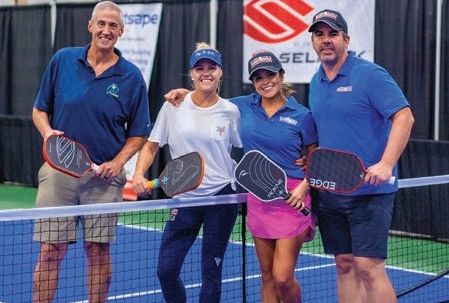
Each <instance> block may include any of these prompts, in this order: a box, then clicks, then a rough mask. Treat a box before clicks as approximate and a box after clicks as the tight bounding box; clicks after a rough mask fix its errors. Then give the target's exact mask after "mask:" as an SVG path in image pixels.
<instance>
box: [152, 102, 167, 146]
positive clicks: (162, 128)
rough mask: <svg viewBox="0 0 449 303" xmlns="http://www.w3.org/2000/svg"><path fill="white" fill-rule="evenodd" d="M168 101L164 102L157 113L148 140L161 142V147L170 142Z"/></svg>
mask: <svg viewBox="0 0 449 303" xmlns="http://www.w3.org/2000/svg"><path fill="white" fill-rule="evenodd" d="M168 106H169V103H168V102H164V104H163V105H162V108H161V110H160V111H159V114H158V115H157V118H156V122H155V123H154V127H153V129H152V130H151V134H150V137H149V138H148V141H151V142H157V143H159V147H163V146H164V145H166V144H167V143H168V136H169V132H170V130H169V125H168V121H169V120H168V116H169V114H168Z"/></svg>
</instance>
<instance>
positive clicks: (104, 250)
mask: <svg viewBox="0 0 449 303" xmlns="http://www.w3.org/2000/svg"><path fill="white" fill-rule="evenodd" d="M84 251H85V253H86V256H87V260H88V288H89V302H91V303H102V302H106V299H107V295H108V289H109V284H110V280H111V262H110V254H109V243H94V242H84ZM66 253H67V243H59V244H49V243H42V244H41V249H40V254H39V258H38V262H37V264H36V269H35V271H34V275H33V284H34V290H33V302H35V303H37V302H38V303H50V302H52V300H53V298H54V296H55V292H56V289H57V286H58V275H59V268H60V265H61V262H62V260H63V259H64V257H65V255H66Z"/></svg>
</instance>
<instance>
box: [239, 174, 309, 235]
mask: <svg viewBox="0 0 449 303" xmlns="http://www.w3.org/2000/svg"><path fill="white" fill-rule="evenodd" d="M300 183H301V180H300V179H290V178H288V180H287V189H288V190H289V191H290V190H292V189H294V188H295V187H296V186H298V184H300ZM305 204H306V206H307V207H308V208H311V204H312V199H311V197H310V193H307V195H306V198H305ZM247 205H248V228H249V230H250V232H251V234H252V235H253V236H254V237H258V238H264V239H286V238H293V237H296V236H297V235H299V234H301V233H303V232H304V231H306V230H307V231H308V232H307V235H306V239H305V242H308V241H311V240H312V239H313V237H314V236H315V219H314V216H313V213H311V214H309V215H308V216H304V215H303V214H302V213H301V212H299V211H298V210H297V209H295V208H293V207H291V206H290V205H288V204H287V203H286V202H285V200H284V199H278V200H274V201H271V202H263V201H261V200H259V199H258V198H257V197H255V196H254V195H252V194H248V198H247Z"/></svg>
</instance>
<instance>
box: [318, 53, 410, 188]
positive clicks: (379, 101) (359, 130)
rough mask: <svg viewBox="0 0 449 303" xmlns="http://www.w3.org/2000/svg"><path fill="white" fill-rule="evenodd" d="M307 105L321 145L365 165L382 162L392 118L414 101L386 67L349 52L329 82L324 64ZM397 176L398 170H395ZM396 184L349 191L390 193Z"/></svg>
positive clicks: (368, 186)
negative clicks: (359, 160) (353, 157)
mask: <svg viewBox="0 0 449 303" xmlns="http://www.w3.org/2000/svg"><path fill="white" fill-rule="evenodd" d="M309 105H310V109H311V111H312V115H313V119H314V121H315V124H316V127H317V131H318V137H319V145H320V146H321V147H327V148H334V149H339V150H343V151H351V152H353V153H356V154H357V155H358V156H359V157H360V158H361V159H362V161H363V163H364V164H365V166H366V167H368V166H371V165H373V164H375V163H377V162H379V161H380V159H381V157H382V154H383V152H384V150H385V147H386V145H387V140H388V136H389V134H390V128H391V121H390V118H391V116H393V115H394V114H395V113H396V112H398V111H399V110H401V109H402V108H404V107H408V106H410V105H409V103H408V101H407V99H406V98H405V96H404V94H403V93H402V91H401V89H400V88H399V86H398V85H397V84H396V82H395V81H394V80H393V78H392V77H391V76H390V75H389V74H388V72H387V71H386V70H385V69H384V68H382V67H380V66H379V65H377V64H374V63H372V62H369V61H366V60H364V59H361V58H359V57H357V56H355V54H354V53H353V52H349V56H348V58H347V59H346V62H345V63H344V64H343V65H342V67H341V69H340V71H339V73H338V75H337V76H336V78H335V79H334V80H332V81H329V80H328V78H327V76H326V74H325V72H324V70H323V68H322V67H321V66H320V68H319V70H318V72H317V73H316V74H315V75H314V76H313V78H312V81H311V83H310V94H309ZM393 174H394V176H396V180H397V169H396V167H395V169H394V171H393ZM396 190H397V182H396V184H394V185H391V184H387V183H385V184H382V185H380V186H371V185H368V184H365V185H363V186H361V187H360V188H359V189H358V190H356V191H355V192H353V193H352V194H351V195H362V194H375V193H390V192H394V191H396Z"/></svg>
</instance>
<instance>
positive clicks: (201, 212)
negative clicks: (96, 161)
mask: <svg viewBox="0 0 449 303" xmlns="http://www.w3.org/2000/svg"><path fill="white" fill-rule="evenodd" d="M222 74H223V72H222V63H221V54H220V53H219V52H218V51H217V50H215V49H213V48H211V47H210V46H209V45H207V44H205V43H198V44H197V48H196V51H194V52H193V53H192V56H191V58H190V77H191V78H192V81H193V86H194V88H195V90H194V91H193V92H192V93H190V94H189V95H188V96H186V99H185V102H183V103H182V104H181V105H180V106H177V107H175V106H173V105H171V104H170V103H168V102H165V103H164V105H163V106H162V108H161V110H160V112H159V115H158V117H157V120H156V123H155V126H154V128H153V130H152V132H151V135H150V137H149V139H148V142H147V143H146V144H145V145H144V147H143V148H142V150H141V151H140V154H139V158H138V160H137V164H136V170H135V174H134V178H133V182H134V189H135V190H136V191H137V192H138V193H139V194H141V193H145V192H146V191H147V187H146V182H147V181H148V180H147V179H145V177H144V174H145V172H146V171H147V170H148V168H149V167H150V165H151V164H152V163H153V161H154V157H155V156H156V154H157V152H158V150H159V148H160V147H162V146H164V145H166V144H168V146H169V149H170V154H171V157H172V158H177V157H179V156H182V155H184V154H186V153H189V152H192V151H197V152H199V153H200V154H201V155H202V157H203V159H204V161H205V174H204V179H203V182H202V183H201V185H200V187H199V188H197V189H196V190H193V191H190V192H186V193H184V194H182V195H180V196H181V197H207V196H213V195H222V194H231V193H233V192H234V191H233V189H232V188H233V187H234V186H232V172H233V170H234V167H235V165H236V163H235V161H234V160H232V158H231V155H230V153H231V148H232V146H235V147H242V143H241V140H240V136H239V132H238V125H239V119H240V112H239V110H238V108H237V107H236V106H235V105H233V104H232V103H230V102H228V100H225V99H222V98H221V97H220V96H219V95H218V88H219V85H220V81H221V77H222ZM236 217H237V205H213V206H200V207H189V208H180V209H172V210H171V212H170V220H168V221H167V223H166V225H165V228H164V233H163V236H162V242H161V247H160V251H159V260H158V269H157V275H158V278H159V281H160V283H161V288H162V292H163V295H164V299H165V301H166V302H169V303H170V302H185V301H186V293H185V288H184V285H183V283H182V280H181V278H180V275H179V273H180V270H181V267H182V264H183V262H184V258H185V256H186V254H187V252H188V251H189V249H190V248H191V246H192V244H193V242H194V240H195V239H196V237H197V235H198V232H199V230H200V228H201V226H203V241H202V249H201V272H202V286H201V291H200V298H199V302H207V303H213V302H217V303H218V302H220V295H221V271H222V264H223V262H222V260H223V256H224V253H225V250H226V247H227V243H228V241H229V237H230V234H231V232H232V228H233V226H234V223H235V219H236Z"/></svg>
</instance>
